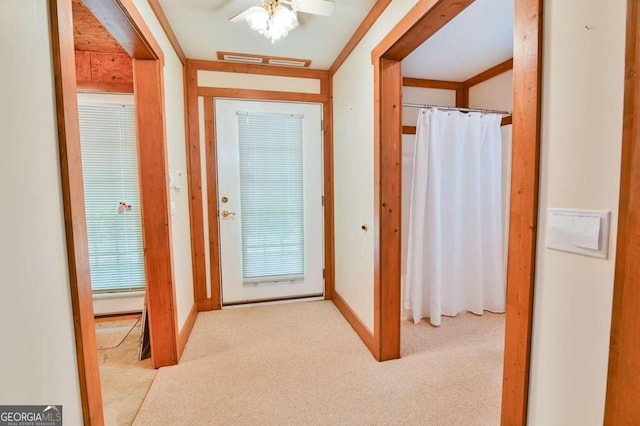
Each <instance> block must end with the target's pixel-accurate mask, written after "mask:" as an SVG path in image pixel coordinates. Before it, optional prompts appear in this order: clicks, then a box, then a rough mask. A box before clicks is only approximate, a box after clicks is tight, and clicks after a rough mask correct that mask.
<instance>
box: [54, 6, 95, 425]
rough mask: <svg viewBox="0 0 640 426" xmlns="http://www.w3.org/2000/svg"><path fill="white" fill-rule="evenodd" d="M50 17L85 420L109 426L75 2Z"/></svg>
mask: <svg viewBox="0 0 640 426" xmlns="http://www.w3.org/2000/svg"><path fill="white" fill-rule="evenodd" d="M49 11H50V16H49V18H50V25H51V39H52V50H53V52H52V59H53V70H54V74H55V90H56V111H57V114H56V119H57V125H58V143H59V146H60V174H61V179H62V197H63V206H64V217H65V234H66V243H67V262H68V264H69V289H70V293H71V308H72V310H73V328H74V333H75V339H76V360H77V363H78V384H79V386H80V399H81V404H82V416H83V422H84V424H87V425H103V424H104V419H103V411H102V391H101V389H100V371H99V368H98V349H97V344H96V334H95V325H94V319H93V297H92V291H91V277H90V275H89V248H88V242H87V225H86V223H87V221H86V217H85V210H84V186H83V182H82V162H81V153H80V130H79V129H80V128H79V124H78V101H77V96H76V90H77V89H76V68H75V51H74V47H73V13H72V5H71V1H70V0H50V2H49Z"/></svg>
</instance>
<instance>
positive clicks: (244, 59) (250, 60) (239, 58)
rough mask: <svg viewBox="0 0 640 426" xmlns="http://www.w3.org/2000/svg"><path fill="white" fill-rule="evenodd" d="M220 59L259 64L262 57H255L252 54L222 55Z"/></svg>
mask: <svg viewBox="0 0 640 426" xmlns="http://www.w3.org/2000/svg"><path fill="white" fill-rule="evenodd" d="M222 59H223V60H224V61H231V62H244V63H247V64H261V63H262V58H256V57H252V56H240V55H223V56H222Z"/></svg>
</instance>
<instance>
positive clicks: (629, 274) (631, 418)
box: [604, 1, 640, 426]
mask: <svg viewBox="0 0 640 426" xmlns="http://www.w3.org/2000/svg"><path fill="white" fill-rule="evenodd" d="M638 22H640V6H638V2H637V1H628V2H627V27H626V33H627V35H626V51H625V85H624V113H623V129H622V169H621V174H620V206H619V216H618V239H617V243H616V269H615V278H614V286H613V313H612V318H611V345H610V350H609V374H608V379H607V396H606V404H605V414H604V424H605V425H607V426H614V425H623V424H638V422H639V421H640V406H639V404H638V400H639V399H640V346H639V345H638V341H639V336H640V274H638V271H640V238H638V235H639V234H640V198H638V194H640V90H638V87H639V83H638V82H639V80H638V73H637V70H638V68H639V67H640V31H639V30H638Z"/></svg>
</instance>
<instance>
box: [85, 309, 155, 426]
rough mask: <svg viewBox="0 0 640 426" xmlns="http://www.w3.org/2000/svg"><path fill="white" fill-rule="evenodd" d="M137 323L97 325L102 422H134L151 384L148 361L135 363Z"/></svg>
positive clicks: (115, 425)
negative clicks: (99, 347)
mask: <svg viewBox="0 0 640 426" xmlns="http://www.w3.org/2000/svg"><path fill="white" fill-rule="evenodd" d="M140 328H141V324H140V320H139V319H133V320H131V319H128V320H118V321H102V322H96V335H97V338H98V344H99V345H101V346H102V347H104V349H100V350H99V351H98V362H99V366H100V385H101V388H102V405H103V409H104V421H105V425H107V426H112V425H113V426H124V425H130V424H132V423H133V419H134V418H135V416H136V413H137V412H138V409H139V408H140V405H141V404H142V401H143V400H144V397H145V396H146V394H147V391H148V390H149V387H150V386H151V382H153V378H154V377H155V375H156V370H154V369H153V368H152V367H151V359H145V360H142V361H138V346H139V343H140Z"/></svg>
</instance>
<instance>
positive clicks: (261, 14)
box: [245, 0, 298, 43]
mask: <svg viewBox="0 0 640 426" xmlns="http://www.w3.org/2000/svg"><path fill="white" fill-rule="evenodd" d="M245 19H246V20H247V23H248V24H249V27H250V28H251V29H252V30H254V31H257V32H259V33H260V34H262V35H264V36H265V37H267V38H268V39H269V40H271V43H275V42H276V41H277V40H280V39H281V38H282V37H286V36H287V34H289V31H291V30H293V29H294V28H296V27H297V26H298V17H297V15H296V12H295V11H294V10H292V9H289V8H288V7H286V6H284V5H282V4H278V1H277V0H267V1H266V2H265V3H264V6H263V7H256V8H252V10H251V11H250V12H249V13H247V15H246V18H245Z"/></svg>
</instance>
